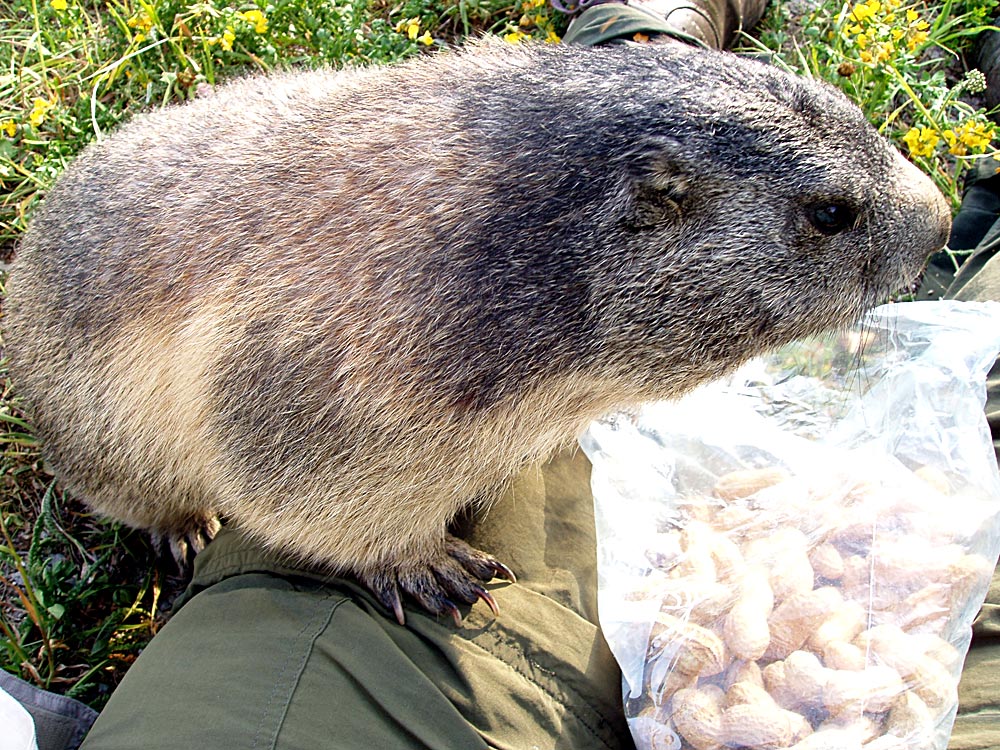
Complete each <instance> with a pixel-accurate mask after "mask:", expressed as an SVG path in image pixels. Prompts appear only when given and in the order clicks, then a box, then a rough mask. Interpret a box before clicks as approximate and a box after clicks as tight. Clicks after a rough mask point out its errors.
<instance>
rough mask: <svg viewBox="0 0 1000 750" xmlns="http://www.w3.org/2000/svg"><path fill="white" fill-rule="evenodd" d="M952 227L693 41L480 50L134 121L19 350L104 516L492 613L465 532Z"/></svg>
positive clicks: (827, 127) (33, 301) (54, 206)
mask: <svg viewBox="0 0 1000 750" xmlns="http://www.w3.org/2000/svg"><path fill="white" fill-rule="evenodd" d="M828 205H834V206H838V207H840V208H842V209H844V211H841V212H840V213H839V214H838V216H841V217H842V216H844V215H845V212H846V214H847V216H848V217H849V219H850V220H849V221H848V222H847V223H846V224H844V225H843V226H835V227H832V228H831V227H829V226H826V227H825V229H824V227H823V226H820V225H818V224H817V221H818V219H817V215H818V214H817V207H818V206H819V207H825V206H828ZM820 215H821V216H822V215H828V212H827V213H826V214H824V213H823V212H820ZM948 224H949V219H948V211H947V207H946V205H945V203H944V201H943V199H942V198H941V196H940V195H939V194H938V193H937V191H936V190H935V189H934V188H933V186H932V185H931V183H930V182H929V180H927V178H926V177H923V176H922V175H920V174H919V172H918V171H917V170H916V169H915V168H914V167H912V166H911V165H909V164H908V163H907V162H905V160H903V159H902V158H901V157H900V156H899V154H898V153H896V152H895V151H894V150H892V149H891V148H890V147H889V146H888V145H887V144H886V143H885V142H884V141H883V140H882V139H881V138H880V137H879V136H878V135H877V134H876V133H875V132H874V130H872V129H871V127H870V126H868V125H867V124H866V123H864V121H863V118H862V117H861V115H860V113H859V112H858V111H857V110H856V109H855V108H853V107H852V106H851V105H849V104H847V102H846V101H845V100H844V99H843V98H842V97H841V96H840V95H839V94H837V93H835V92H833V91H832V90H831V89H829V88H827V87H825V86H823V85H820V84H815V83H809V82H804V81H801V80H798V79H793V78H791V77H790V76H787V75H785V74H783V73H781V72H780V71H777V70H774V69H772V68H768V67H766V66H763V65H760V64H758V63H754V62H748V61H744V60H738V59H736V58H733V57H730V56H726V55H720V54H716V53H710V52H705V51H698V50H693V49H687V48H682V47H681V46H679V45H677V46H674V45H668V46H665V47H659V48H646V49H628V48H615V49H603V50H588V49H582V48H550V47H526V48H522V49H513V48H510V47H508V46H503V45H494V44H486V45H478V46H476V47H475V48H474V49H472V50H471V51H467V52H464V53H461V54H452V55H440V56H437V57H435V58H433V59H430V60H422V61H417V62H413V63H409V64H406V65H402V66H397V67H394V68H388V69H370V70H359V71H348V72H343V73H332V72H313V73H299V74H295V73H293V74H285V75H278V76H274V77H271V78H253V79H248V80H245V81H240V82H236V83H235V84H233V85H231V86H229V87H224V88H222V89H220V90H219V91H217V92H216V93H214V94H213V95H212V96H211V97H209V98H207V99H205V100H203V101H197V102H194V103H192V104H189V105H186V106H183V107H176V108H172V109H168V110H166V111H162V112H156V113H153V114H150V115H147V116H144V117H140V118H137V119H136V121H135V122H133V123H132V124H130V125H128V126H126V127H124V128H123V129H122V130H121V131H120V132H119V133H117V134H115V135H113V136H111V137H110V138H108V139H107V140H106V141H105V142H103V143H100V144H97V145H95V146H93V147H91V148H90V149H88V151H87V152H86V153H85V154H83V155H82V156H81V157H80V159H79V160H78V161H77V163H76V164H75V165H74V166H73V167H72V168H71V169H70V170H68V172H67V174H66V175H65V176H64V177H63V178H62V180H61V181H60V182H59V184H58V185H57V186H56V188H55V189H54V190H53V191H52V193H51V195H50V196H48V199H47V201H46V203H45V205H44V207H43V208H42V209H41V210H40V211H39V213H38V215H37V217H36V218H35V221H34V223H33V226H32V228H31V230H30V231H29V233H28V235H27V236H26V238H25V240H24V243H23V247H22V248H21V251H20V257H19V259H18V261H17V263H16V264H15V269H14V271H13V273H12V276H11V279H10V283H9V291H10V304H9V312H8V316H7V317H8V320H7V322H6V336H7V342H8V346H9V352H10V355H11V360H12V362H11V364H12V368H13V370H14V373H15V375H16V378H17V381H18V384H19V386H20V388H21V389H22V391H23V393H24V394H26V395H27V396H28V397H29V398H30V400H31V401H32V403H33V404H34V408H35V412H34V418H35V420H36V423H37V426H38V429H39V432H40V434H41V435H42V437H43V439H44V441H45V443H46V448H47V451H48V454H47V455H48V456H49V458H50V460H51V463H52V465H53V466H54V468H55V469H56V470H57V472H58V473H59V475H60V476H61V477H62V479H63V481H64V482H65V483H66V485H67V486H68V487H69V488H71V489H73V490H74V491H76V492H78V493H79V494H81V495H82V496H84V497H85V498H87V499H88V500H89V501H90V502H91V503H92V504H93V505H94V507H95V508H97V509H98V510H100V511H101V512H102V513H106V514H108V515H110V516H114V517H117V518H122V519H124V520H126V521H127V522H129V523H131V524H134V525H136V526H142V527H147V528H150V529H152V530H154V531H156V532H158V533H162V534H168V535H174V536H183V535H185V534H191V533H195V534H196V533H197V532H198V530H199V529H200V528H202V527H203V526H204V525H205V524H206V523H208V519H210V518H211V517H213V516H214V515H215V514H221V515H223V516H225V517H227V518H228V519H230V520H231V521H232V522H233V523H235V524H237V525H239V526H241V527H242V528H244V529H245V530H247V531H248V532H249V533H250V534H252V535H254V536H256V537H257V538H258V539H259V540H260V541H261V542H262V543H264V544H265V545H268V546H270V547H272V548H274V549H276V550H280V551H283V552H285V553H287V554H289V555H291V556H293V557H295V558H298V559H299V560H302V561H308V562H312V563H316V564H319V565H324V566H327V567H329V568H331V569H334V570H338V571H343V572H354V573H357V574H359V575H361V576H362V577H363V578H364V579H365V580H367V581H369V582H372V581H373V580H376V579H377V580H378V581H381V582H382V583H380V584H379V583H376V584H373V585H375V588H377V589H378V588H380V589H381V591H380V593H381V594H382V595H383V601H386V602H387V603H388V604H389V605H390V606H393V605H394V603H393V601H392V595H391V594H389V595H386V593H385V592H386V591H391V590H393V589H394V587H395V584H396V582H397V581H398V582H399V584H400V585H401V586H402V587H403V588H404V589H405V590H407V591H410V592H411V593H414V594H415V595H416V596H418V598H419V599H420V600H421V602H422V603H424V605H425V606H427V607H429V608H430V609H432V610H435V611H447V610H448V609H449V606H450V603H449V602H447V601H445V599H446V598H447V597H452V598H455V597H457V598H459V599H465V600H468V599H470V598H474V597H475V596H477V595H481V591H480V589H478V588H477V587H476V586H475V584H474V583H470V582H468V581H458V582H456V581H455V580H454V579H455V578H456V577H457V578H462V576H463V575H465V574H457V576H456V575H455V574H453V573H448V572H443V571H444V567H448V566H451V567H448V569H449V570H451V569H452V568H453V567H454V566H453V565H452V563H448V562H447V558H448V556H449V553H446V552H445V530H446V528H447V526H448V524H449V522H451V521H452V519H453V518H454V516H455V514H456V513H457V512H458V511H459V510H460V509H462V508H463V507H465V506H466V505H467V504H469V503H470V502H488V501H489V499H490V498H491V497H492V496H493V493H494V492H495V491H496V489H497V488H498V487H499V486H501V485H502V484H503V483H504V482H505V481H506V480H508V479H509V478H510V477H511V476H512V475H513V473H514V472H516V471H517V470H518V468H519V467H521V466H522V465H523V464H524V463H525V462H526V461H528V460H531V459H533V458H538V457H543V456H545V455H546V454H548V453H549V452H550V451H552V450H553V449H554V448H556V447H558V446H559V445H562V444H565V443H566V442H568V441H570V440H572V439H573V437H574V436H575V435H576V434H577V432H578V431H579V430H580V429H581V428H582V427H583V426H584V425H585V424H586V423H587V422H588V421H589V420H591V419H593V418H595V417H597V416H599V415H601V414H602V413H604V412H606V411H608V410H609V409H611V408H613V407H619V406H627V405H629V404H633V403H636V402H638V401H641V400H645V399H651V398H663V397H672V396H676V395H678V394H680V393H683V392H684V391H686V390H688V389H689V388H691V387H693V386H694V385H697V384H698V383H699V382H702V381H704V380H706V379H708V378H711V377H714V376H718V375H721V374H723V373H725V372H727V371H728V370H730V369H732V368H733V367H735V366H736V365H738V364H739V363H741V362H742V361H744V360H745V359H746V358H748V357H749V356H751V355H753V354H756V353H758V352H760V351H761V350H763V349H765V348H768V347H771V346H775V345H777V344H780V343H783V342H785V341H788V340H790V339H793V338H796V337H799V336H803V335H806V334H810V333H813V332H816V331H818V330H821V329H824V328H828V327H831V326H836V325H839V324H841V323H843V322H846V321H848V320H850V319H851V318H852V317H854V316H856V315H857V314H859V313H860V312H861V311H862V310H863V309H864V308H866V307H868V306H870V305H872V304H874V303H876V302H877V301H879V300H880V298H881V297H882V296H883V295H884V294H885V293H886V292H888V291H890V290H891V289H893V288H896V287H898V286H900V285H902V284H905V283H907V282H909V281H910V280H911V279H912V278H913V277H914V275H915V274H916V273H917V272H918V271H919V268H920V267H921V264H922V261H923V259H924V258H925V257H926V255H927V254H928V253H930V252H931V251H933V250H936V249H937V248H938V247H940V246H941V245H942V244H943V242H944V241H945V239H946V237H947V232H948ZM826 229H833V230H835V231H825V230H826ZM452 553H454V550H452ZM472 554H473V553H472V552H471V551H470V552H458V553H454V555H455V556H457V558H458V560H459V562H461V563H462V564H463V565H467V567H469V566H471V567H470V570H471V569H475V570H473V575H472V578H475V577H476V576H479V575H482V574H483V569H482V568H476V565H475V564H473V563H469V556H470V555H472ZM428 569H430V570H431V571H436V572H437V576H438V577H437V579H435V578H434V576H432V575H429V574H428V573H427V570H428ZM493 570H494V571H496V570H499V568H493ZM488 572H489V571H487V573H488ZM435 580H437V581H438V583H435V582H434V581H435ZM470 586H471V588H470ZM438 587H439V588H440V590H437V588H438Z"/></svg>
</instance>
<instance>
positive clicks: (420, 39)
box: [417, 31, 434, 47]
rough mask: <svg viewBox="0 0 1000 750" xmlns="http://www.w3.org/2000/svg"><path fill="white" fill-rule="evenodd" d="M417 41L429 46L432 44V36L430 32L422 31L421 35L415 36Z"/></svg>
mask: <svg viewBox="0 0 1000 750" xmlns="http://www.w3.org/2000/svg"><path fill="white" fill-rule="evenodd" d="M417 41H418V42H420V43H421V44H424V45H426V46H428V47H430V46H431V45H432V44H434V37H432V36H431V32H429V31H425V32H424V33H423V36H420V37H417Z"/></svg>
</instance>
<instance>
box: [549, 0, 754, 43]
mask: <svg viewBox="0 0 1000 750" xmlns="http://www.w3.org/2000/svg"><path fill="white" fill-rule="evenodd" d="M551 2H552V5H553V7H555V8H556V9H557V10H562V11H564V12H571V13H575V12H579V15H578V16H577V17H576V18H574V19H573V22H572V23H571V24H570V27H569V30H568V31H567V32H566V35H565V36H564V37H563V41H565V42H566V43H568V44H584V45H590V46H593V45H597V44H603V43H606V42H611V41H618V40H626V41H627V40H634V41H649V40H652V41H665V40H679V41H682V42H687V43H688V44H695V45H698V46H700V47H711V48H713V49H725V48H726V47H728V46H729V45H730V44H731V43H732V41H733V39H734V38H735V36H736V33H737V32H738V31H741V30H747V31H749V30H750V29H752V28H753V27H754V26H755V25H756V24H757V22H758V21H760V19H761V17H762V16H763V15H764V8H765V6H766V5H767V0H629V1H628V3H627V4H625V3H623V2H614V1H613V2H607V0H579V1H578V3H577V4H575V5H571V6H566V5H564V3H563V0H551Z"/></svg>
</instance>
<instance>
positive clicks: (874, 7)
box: [851, 0, 882, 23]
mask: <svg viewBox="0 0 1000 750" xmlns="http://www.w3.org/2000/svg"><path fill="white" fill-rule="evenodd" d="M880 10H882V3H880V2H879V0H867V2H864V3H858V4H856V5H855V6H854V7H853V8H852V9H851V18H853V19H854V20H855V21H857V22H858V23H862V22H864V21H867V20H868V19H869V18H871V17H872V16H873V15H875V14H876V13H878V12H879V11H880Z"/></svg>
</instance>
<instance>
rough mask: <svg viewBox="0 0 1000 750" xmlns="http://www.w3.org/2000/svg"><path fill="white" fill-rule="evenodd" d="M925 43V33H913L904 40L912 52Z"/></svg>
mask: <svg viewBox="0 0 1000 750" xmlns="http://www.w3.org/2000/svg"><path fill="white" fill-rule="evenodd" d="M926 41H927V32H926V31H914V32H912V33H911V34H910V35H909V36H908V37H907V38H906V46H907V48H908V49H909V50H910V52H913V51H914V50H915V49H916V48H917V47H919V46H920V45H921V44H923V43H924V42H926Z"/></svg>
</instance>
